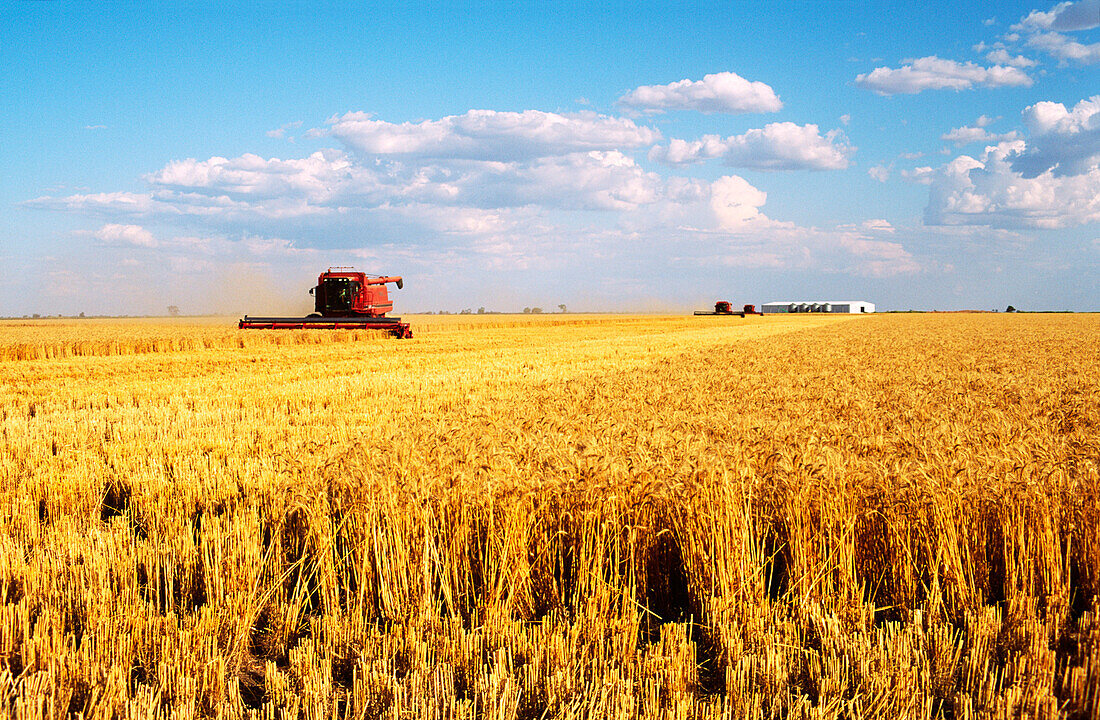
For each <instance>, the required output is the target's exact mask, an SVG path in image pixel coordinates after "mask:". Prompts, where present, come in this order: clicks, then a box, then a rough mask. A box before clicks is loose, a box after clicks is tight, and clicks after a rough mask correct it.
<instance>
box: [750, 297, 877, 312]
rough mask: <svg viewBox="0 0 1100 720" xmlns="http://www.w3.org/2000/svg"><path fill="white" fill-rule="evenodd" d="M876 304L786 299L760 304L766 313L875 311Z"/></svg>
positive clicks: (859, 301)
mask: <svg viewBox="0 0 1100 720" xmlns="http://www.w3.org/2000/svg"><path fill="white" fill-rule="evenodd" d="M874 311H875V304H874V303H870V302H867V301H866V300H784V301H775V302H769V303H764V304H763V305H761V306H760V312H762V313H764V314H765V315H769V314H773V313H800V312H826V313H849V314H853V315H858V314H859V313H873V312H874Z"/></svg>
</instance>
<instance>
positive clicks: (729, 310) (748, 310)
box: [695, 300, 761, 317]
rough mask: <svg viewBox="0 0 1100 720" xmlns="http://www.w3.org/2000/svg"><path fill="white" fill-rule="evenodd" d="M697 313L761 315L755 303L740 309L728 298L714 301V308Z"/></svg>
mask: <svg viewBox="0 0 1100 720" xmlns="http://www.w3.org/2000/svg"><path fill="white" fill-rule="evenodd" d="M695 314H696V315H736V316H737V317H745V316H746V315H760V314H761V313H758V312H757V311H756V306H755V305H744V306H743V307H742V308H741V309H740V310H734V309H733V306H732V305H730V303H729V301H727V300H719V301H718V302H716V303H714V310H696V311H695Z"/></svg>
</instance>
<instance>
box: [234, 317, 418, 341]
mask: <svg viewBox="0 0 1100 720" xmlns="http://www.w3.org/2000/svg"><path fill="white" fill-rule="evenodd" d="M237 327H238V328H240V329H241V330H245V329H250V328H251V329H255V330H302V329H309V330H384V331H386V332H388V333H390V334H391V335H393V336H394V337H396V338H411V337H412V330H411V329H410V328H409V324H408V323H403V322H401V318H396V317H300V318H289V317H250V316H248V315H245V316H244V317H243V318H242V319H241V320H240V321H239V322H238V323H237Z"/></svg>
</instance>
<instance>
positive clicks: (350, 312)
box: [237, 267, 412, 338]
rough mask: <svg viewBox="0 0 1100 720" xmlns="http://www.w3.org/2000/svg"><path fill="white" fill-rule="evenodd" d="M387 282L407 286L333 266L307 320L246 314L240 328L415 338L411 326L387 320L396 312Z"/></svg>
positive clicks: (322, 276) (322, 279)
mask: <svg viewBox="0 0 1100 720" xmlns="http://www.w3.org/2000/svg"><path fill="white" fill-rule="evenodd" d="M386 283H394V284H395V285H397V287H398V289H400V288H402V287H404V283H403V282H402V280H401V278H400V277H380V276H377V275H367V274H366V273H361V272H356V271H355V270H354V269H353V268H348V267H330V268H329V269H328V270H326V271H325V272H323V273H321V274H320V275H319V276H318V277H317V286H316V287H313V288H310V290H309V294H310V295H312V296H313V302H314V308H315V310H316V311H315V312H312V313H310V314H309V315H307V316H306V317H297V318H291V317H251V316H249V315H245V316H244V317H243V318H242V319H241V320H240V322H239V323H238V324H237V327H239V328H241V329H245V328H253V329H260V330H297V329H302V328H309V329H317V330H357V329H366V330H385V331H386V332H388V333H390V334H391V335H393V336H394V337H396V338H411V337H412V330H410V329H409V324H408V323H403V322H401V318H399V317H386V313H388V312H389V311H391V310H393V301H392V300H390V295H389V292H387V289H386Z"/></svg>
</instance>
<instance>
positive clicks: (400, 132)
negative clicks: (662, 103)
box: [322, 110, 661, 162]
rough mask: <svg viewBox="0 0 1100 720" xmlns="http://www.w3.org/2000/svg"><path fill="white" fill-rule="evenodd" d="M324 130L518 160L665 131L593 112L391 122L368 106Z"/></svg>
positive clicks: (361, 144) (382, 143) (410, 148)
mask: <svg viewBox="0 0 1100 720" xmlns="http://www.w3.org/2000/svg"><path fill="white" fill-rule="evenodd" d="M328 125H329V127H328V129H327V130H326V131H323V133H322V134H327V135H331V136H332V137H335V138H337V139H339V140H340V141H341V142H343V143H345V144H346V145H347V146H348V147H351V148H352V149H354V150H357V151H359V152H361V153H364V154H367V155H380V156H412V157H420V158H443V159H456V158H464V159H471V160H490V161H500V162H507V161H515V160H529V159H532V158H538V157H547V156H552V155H565V154H568V153H572V152H585V151H590V150H622V149H625V148H635V147H641V146H645V145H650V144H652V143H654V142H657V141H658V140H660V138H661V134H660V132H658V131H657V130H654V129H652V128H648V127H644V126H639V125H636V124H635V123H634V121H633V120H630V119H629V118H619V117H610V116H608V115H600V114H597V113H594V112H590V111H585V112H578V113H568V114H561V113H552V112H543V111H540V110H525V111H523V112H498V111H496V110H470V111H468V112H466V113H465V114H463V115H451V116H447V117H444V118H440V119H439V120H425V121H423V122H419V123H412V122H405V123H389V122H385V121H383V120H375V119H373V118H372V117H371V116H370V115H369V114H367V113H363V112H349V113H345V114H344V115H341V116H339V117H333V118H331V119H330V120H329V122H328Z"/></svg>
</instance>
